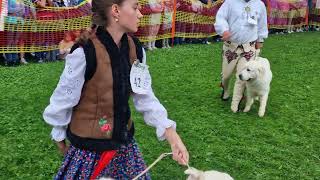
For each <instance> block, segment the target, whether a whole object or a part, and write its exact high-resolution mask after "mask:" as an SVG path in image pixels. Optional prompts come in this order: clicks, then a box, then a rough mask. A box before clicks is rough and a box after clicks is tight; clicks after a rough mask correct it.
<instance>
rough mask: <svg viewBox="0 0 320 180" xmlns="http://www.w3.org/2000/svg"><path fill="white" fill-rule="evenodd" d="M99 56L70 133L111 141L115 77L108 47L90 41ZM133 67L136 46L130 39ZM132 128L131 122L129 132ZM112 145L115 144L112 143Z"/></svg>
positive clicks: (128, 126)
mask: <svg viewBox="0 0 320 180" xmlns="http://www.w3.org/2000/svg"><path fill="white" fill-rule="evenodd" d="M90 39H91V41H92V43H93V45H94V48H95V53H96V63H97V66H96V71H95V73H94V75H93V76H92V78H91V79H90V80H88V81H87V82H86V83H85V84H84V86H83V88H82V93H81V97H80V101H79V103H78V105H77V106H75V107H74V108H73V113H72V118H71V122H70V124H69V130H70V131H71V133H72V135H75V136H77V137H80V138H85V139H100V140H103V139H106V140H110V141H112V135H113V132H114V108H113V107H114V104H113V103H114V101H113V77H112V67H111V60H110V57H109V54H108V52H107V50H106V49H105V46H104V45H103V44H102V43H101V42H100V40H99V39H98V38H97V37H96V35H92V37H91V38H90ZM128 44H129V57H130V63H131V65H132V63H133V62H134V60H136V59H137V54H136V46H135V43H134V42H133V40H132V38H131V37H130V36H128ZM131 128H132V121H131V119H129V120H128V124H127V130H128V131H129V130H130V129H131ZM111 143H113V142H111Z"/></svg>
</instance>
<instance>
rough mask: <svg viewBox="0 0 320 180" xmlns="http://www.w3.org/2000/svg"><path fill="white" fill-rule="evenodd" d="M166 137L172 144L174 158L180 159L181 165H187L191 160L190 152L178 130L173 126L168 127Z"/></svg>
mask: <svg viewBox="0 0 320 180" xmlns="http://www.w3.org/2000/svg"><path fill="white" fill-rule="evenodd" d="M165 137H166V139H167V141H168V142H169V144H170V145H171V150H172V153H173V156H172V158H173V160H175V161H178V163H179V164H181V165H187V164H188V162H189V153H188V151H187V148H186V147H185V145H184V144H183V142H182V141H181V138H180V137H179V135H178V134H177V132H176V131H175V130H174V129H173V128H167V129H166V132H165Z"/></svg>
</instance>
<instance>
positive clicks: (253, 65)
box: [238, 57, 272, 117]
mask: <svg viewBox="0 0 320 180" xmlns="http://www.w3.org/2000/svg"><path fill="white" fill-rule="evenodd" d="M238 76H239V79H240V80H242V81H246V90H247V102H246V107H245V108H244V110H243V112H248V111H250V108H251V105H252V104H253V101H254V99H257V98H258V99H259V100H260V107H259V112H258V115H259V116H260V117H263V116H264V113H265V111H266V104H267V100H268V95H269V91H270V83H271V80H272V72H271V69H270V63H269V61H268V60H267V59H266V58H262V57H257V58H256V60H254V61H249V62H248V63H247V64H246V66H245V68H244V69H243V70H242V71H240V73H239V74H238Z"/></svg>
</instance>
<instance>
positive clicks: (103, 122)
mask: <svg viewBox="0 0 320 180" xmlns="http://www.w3.org/2000/svg"><path fill="white" fill-rule="evenodd" d="M99 126H100V130H101V131H102V132H105V133H107V135H109V134H110V133H111V125H110V123H108V120H107V116H103V117H102V118H100V120H99Z"/></svg>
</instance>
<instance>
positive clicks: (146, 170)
mask: <svg viewBox="0 0 320 180" xmlns="http://www.w3.org/2000/svg"><path fill="white" fill-rule="evenodd" d="M169 155H172V152H171V153H162V154H161V155H160V156H159V157H158V159H156V160H155V161H154V162H153V163H152V164H151V165H150V166H148V167H147V169H145V170H144V171H142V172H141V173H140V174H139V175H138V176H136V177H135V178H133V179H132V180H137V179H138V178H139V177H141V176H142V175H144V174H145V173H146V172H148V171H149V170H150V169H151V168H152V167H153V166H154V165H156V164H157V163H158V162H159V161H160V160H161V159H163V158H164V157H167V156H169ZM187 166H188V168H189V164H187Z"/></svg>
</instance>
